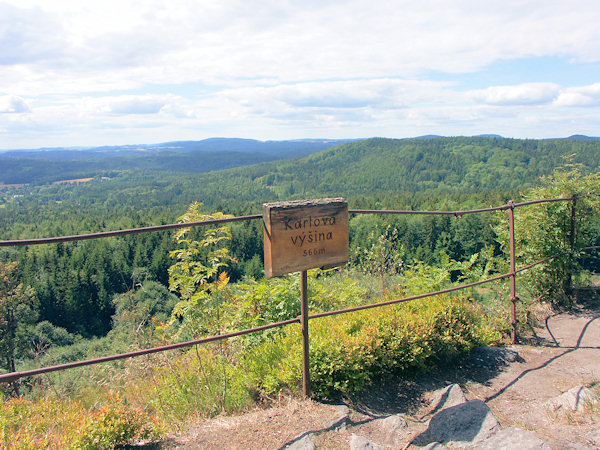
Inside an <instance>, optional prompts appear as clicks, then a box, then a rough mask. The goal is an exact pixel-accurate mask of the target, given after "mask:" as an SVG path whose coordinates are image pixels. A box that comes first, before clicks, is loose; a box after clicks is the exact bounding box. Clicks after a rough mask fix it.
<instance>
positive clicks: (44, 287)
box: [0, 137, 600, 338]
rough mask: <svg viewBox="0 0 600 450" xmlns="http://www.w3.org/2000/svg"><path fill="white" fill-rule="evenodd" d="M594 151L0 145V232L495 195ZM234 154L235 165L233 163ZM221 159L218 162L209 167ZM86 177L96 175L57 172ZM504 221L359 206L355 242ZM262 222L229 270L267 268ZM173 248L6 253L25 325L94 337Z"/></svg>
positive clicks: (165, 243) (408, 241)
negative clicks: (273, 204) (276, 204)
mask: <svg viewBox="0 0 600 450" xmlns="http://www.w3.org/2000/svg"><path fill="white" fill-rule="evenodd" d="M238 150H239V149H238ZM305 150H306V149H305ZM294 151H298V149H297V148H296V150H294ZM599 151H600V141H584V140H518V139H504V138H500V137H477V138H466V137H453V138H438V137H435V138H427V139H403V140H392V139H380V138H377V139H369V140H364V141H354V142H349V143H345V144H343V145H339V146H335V147H333V148H329V149H326V150H323V151H320V152H316V153H312V154H310V155H308V156H303V157H300V158H287V159H283V160H281V159H279V160H273V161H265V160H267V159H268V160H271V159H276V158H279V157H278V156H276V155H275V154H274V153H273V152H271V153H270V154H269V153H264V154H262V156H260V154H259V153H252V152H248V153H243V152H239V151H237V152H231V151H228V150H226V149H218V150H214V151H206V150H202V151H201V152H199V151H194V150H190V151H187V152H179V153H177V152H175V153H167V152H164V151H162V150H161V151H160V152H153V153H149V154H148V155H146V156H145V157H140V156H139V155H137V154H136V155H135V156H132V155H127V156H114V155H113V157H103V158H96V157H90V159H73V158H72V157H66V156H64V155H63V157H64V158H66V159H67V161H61V160H59V159H60V157H58V156H56V157H55V158H54V160H53V161H51V160H49V159H40V158H39V155H38V156H35V157H33V156H32V155H31V154H28V155H26V156H27V158H17V157H15V155H14V154H11V155H8V156H7V155H5V156H1V159H2V161H1V164H0V179H1V180H2V181H4V183H5V184H4V185H0V230H1V231H0V240H10V239H24V238H38V237H48V236H59V235H71V234H81V233H90V232H98V231H107V230H116V229H125V228H132V227H140V226H149V225H158V224H165V223H173V222H175V221H176V220H177V217H178V216H180V215H182V214H183V213H184V212H185V210H186V208H187V206H188V205H189V204H190V203H192V202H194V201H198V202H201V203H202V204H203V209H204V211H206V212H207V213H212V212H215V211H222V212H224V213H227V214H234V215H242V214H249V213H259V212H260V209H261V204H262V203H263V202H268V201H276V200H290V199H300V198H317V197H327V196H342V197H345V198H347V200H348V202H349V205H350V208H397V209H458V208H469V207H481V206H490V205H498V204H502V203H504V202H506V201H507V200H508V199H510V198H515V199H518V198H519V193H520V192H521V191H522V190H523V189H526V188H528V187H531V186H535V185H536V184H537V183H538V182H539V179H540V177H541V176H543V175H548V174H550V173H551V172H552V170H553V169H555V168H556V167H559V166H561V165H564V164H566V163H569V164H576V165H579V167H581V170H582V171H583V172H584V173H589V172H597V171H598V170H599V167H598V161H599V159H598V155H599ZM289 155H294V152H293V151H290V153H289ZM289 155H288V156H289ZM69 158H70V159H69ZM211 160H214V161H215V165H212V163H211V162H210V161H211ZM260 161H263V162H260ZM257 162H260V163H259V164H255V163H257ZM234 165H235V166H241V167H235V168H227V167H231V166H234ZM217 166H218V167H219V168H221V169H223V170H217V171H212V172H207V171H209V170H212V169H214V168H215V167H217ZM224 168H226V169H224ZM63 171H64V172H63ZM84 177H88V178H90V179H89V180H87V181H85V182H73V183H62V184H53V183H52V181H56V180H57V179H70V178H84ZM496 221H497V216H495V215H470V216H465V217H463V218H454V217H449V216H439V217H438V216H429V217H423V218H422V217H414V216H399V217H394V218H389V217H388V218H385V219H384V218H382V217H380V216H364V215H360V216H359V215H356V216H354V217H351V222H350V234H351V236H350V239H351V253H352V255H353V256H352V257H353V258H355V259H360V258H361V257H362V256H361V253H360V251H359V249H364V248H368V247H369V246H371V245H374V243H375V242H376V241H377V239H378V237H379V236H382V235H384V236H386V239H388V241H390V242H396V243H398V244H401V246H402V258H403V260H404V262H405V263H406V264H408V263H411V262H416V261H420V262H424V263H427V264H431V265H436V264H440V261H442V260H443V258H444V257H450V258H451V259H453V260H456V261H463V260H468V259H469V257H470V256H471V255H472V254H474V253H477V252H479V251H481V250H482V249H484V248H490V249H491V251H492V252H496V253H498V252H499V244H498V243H497V242H496V240H495V235H494V233H493V230H492V226H493V225H494V224H495V223H496ZM261 227H262V225H261V223H260V221H258V220H255V221H252V222H247V223H238V224H235V225H232V226H231V230H232V234H233V240H232V241H231V243H230V249H231V256H232V257H233V258H234V260H233V261H231V262H230V263H229V268H228V269H227V271H228V274H229V276H230V277H231V280H232V281H236V280H240V279H242V278H243V277H250V278H256V279H259V278H260V277H262V228H261ZM194 233H199V231H194ZM174 248H175V244H174V243H173V240H172V238H171V235H170V233H167V232H159V233H148V234H138V235H131V236H127V237H122V238H116V237H113V238H108V239H99V240H91V241H82V242H76V243H65V244H56V245H40V246H29V247H0V260H1V261H3V262H5V263H8V262H12V261H16V262H18V266H17V269H16V270H17V271H18V279H19V281H20V282H22V283H23V284H24V285H26V286H30V287H31V288H32V289H33V291H34V292H35V302H34V303H33V304H32V306H31V311H30V312H29V313H28V316H27V317H28V318H29V320H30V323H29V326H30V327H35V326H36V324H38V325H39V324H40V323H44V324H48V323H49V324H50V325H51V326H52V327H58V328H60V329H64V330H66V332H68V333H71V334H72V335H78V336H82V337H84V338H91V337H94V336H104V335H106V333H108V332H109V331H110V330H111V328H112V327H113V317H114V315H115V308H116V306H115V303H114V301H113V300H114V298H115V296H117V295H119V294H123V293H126V292H129V291H131V290H133V289H134V288H135V287H136V286H137V285H139V284H140V283H143V282H146V281H153V282H156V283H158V284H160V285H163V286H167V285H168V274H167V269H168V268H169V266H170V265H172V264H173V261H172V260H171V259H170V258H169V251H171V250H173V249H174ZM45 326H46V325H45ZM58 328H57V329H58ZM48 333H49V332H48ZM55 334H56V333H55ZM59 334H60V333H59Z"/></svg>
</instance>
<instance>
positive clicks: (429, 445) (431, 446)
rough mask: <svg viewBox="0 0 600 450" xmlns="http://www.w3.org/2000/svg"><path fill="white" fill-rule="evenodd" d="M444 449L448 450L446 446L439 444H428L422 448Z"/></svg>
mask: <svg viewBox="0 0 600 450" xmlns="http://www.w3.org/2000/svg"><path fill="white" fill-rule="evenodd" d="M442 448H446V446H445V445H442V444H440V443H439V442H432V443H430V444H427V445H426V446H425V447H421V450H440V449H442Z"/></svg>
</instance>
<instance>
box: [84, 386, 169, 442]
mask: <svg viewBox="0 0 600 450" xmlns="http://www.w3.org/2000/svg"><path fill="white" fill-rule="evenodd" d="M163 432H164V431H163V427H162V426H161V425H160V424H159V423H158V422H157V420H156V419H154V418H153V417H150V416H149V415H148V414H146V413H144V412H143V411H142V410H140V409H134V408H130V407H128V406H127V405H125V404H124V403H123V402H122V401H121V398H120V397H119V396H118V395H113V396H111V397H110V398H109V400H108V402H107V403H106V404H105V405H104V406H102V407H101V408H100V409H98V410H96V411H94V412H92V413H91V414H90V415H89V416H87V417H86V418H85V419H84V421H83V425H82V426H81V427H80V428H79V430H78V432H77V433H76V438H75V439H74V441H73V444H72V448H76V449H80V448H81V449H112V448H115V447H116V446H122V445H132V444H136V443H139V442H154V441H157V440H159V439H160V438H161V437H162V435H163Z"/></svg>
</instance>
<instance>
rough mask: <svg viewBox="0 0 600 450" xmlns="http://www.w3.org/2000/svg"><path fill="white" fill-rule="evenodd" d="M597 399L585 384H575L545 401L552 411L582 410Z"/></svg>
mask: <svg viewBox="0 0 600 450" xmlns="http://www.w3.org/2000/svg"><path fill="white" fill-rule="evenodd" d="M596 401H597V399H596V396H595V395H594V393H593V392H592V391H591V390H589V389H588V388H586V387H585V386H575V387H574V388H572V389H569V390H568V391H567V392H565V393H563V394H561V395H559V396H558V397H554V398H551V399H550V400H548V401H547V402H546V403H545V406H546V407H547V408H548V409H549V410H550V411H552V412H556V411H558V410H562V411H582V410H583V409H585V406H586V405H588V404H593V403H595V402H596Z"/></svg>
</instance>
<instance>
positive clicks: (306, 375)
mask: <svg viewBox="0 0 600 450" xmlns="http://www.w3.org/2000/svg"><path fill="white" fill-rule="evenodd" d="M300 320H301V322H302V393H303V394H304V397H306V398H309V397H310V395H311V392H310V353H309V340H308V280H307V273H306V270H303V271H302V272H300Z"/></svg>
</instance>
